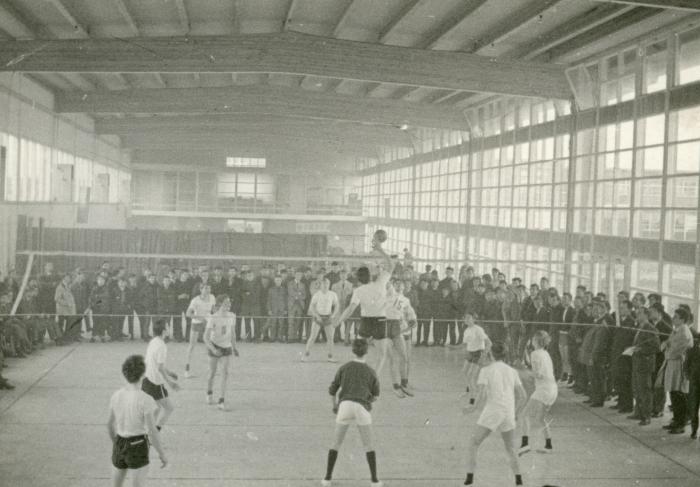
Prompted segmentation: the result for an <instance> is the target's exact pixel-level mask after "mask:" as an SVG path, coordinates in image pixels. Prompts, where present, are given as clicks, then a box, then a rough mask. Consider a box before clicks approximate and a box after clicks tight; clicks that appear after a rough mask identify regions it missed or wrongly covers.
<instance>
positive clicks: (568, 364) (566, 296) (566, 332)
mask: <svg viewBox="0 0 700 487" xmlns="http://www.w3.org/2000/svg"><path fill="white" fill-rule="evenodd" d="M572 299H573V298H572V296H571V293H569V292H565V293H562V295H561V305H562V307H563V308H564V312H563V313H562V323H565V325H564V327H563V329H562V332H561V333H560V334H559V353H560V354H561V362H562V369H563V371H564V376H563V377H562V382H566V383H568V384H569V385H573V383H574V362H575V357H576V356H575V355H572V354H571V345H569V340H570V337H571V324H572V323H573V322H574V318H575V317H576V310H575V309H574V307H573V306H571V302H572Z"/></svg>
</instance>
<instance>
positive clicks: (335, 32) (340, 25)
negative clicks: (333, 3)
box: [332, 0, 355, 37]
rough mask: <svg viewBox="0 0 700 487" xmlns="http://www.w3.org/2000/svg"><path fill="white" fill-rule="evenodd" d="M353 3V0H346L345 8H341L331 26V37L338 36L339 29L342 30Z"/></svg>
mask: <svg viewBox="0 0 700 487" xmlns="http://www.w3.org/2000/svg"><path fill="white" fill-rule="evenodd" d="M353 5H355V0H347V3H346V5H345V8H344V9H343V14H342V15H341V16H340V18H339V19H338V22H336V24H335V26H334V27H333V33H332V37H338V35H339V34H340V31H341V30H343V27H345V23H346V22H347V21H348V17H349V16H350V12H351V10H352V7H353Z"/></svg>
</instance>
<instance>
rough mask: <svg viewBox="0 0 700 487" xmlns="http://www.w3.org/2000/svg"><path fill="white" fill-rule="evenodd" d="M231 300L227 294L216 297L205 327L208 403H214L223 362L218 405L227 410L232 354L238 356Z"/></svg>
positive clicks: (234, 316) (234, 318) (234, 317)
mask: <svg viewBox="0 0 700 487" xmlns="http://www.w3.org/2000/svg"><path fill="white" fill-rule="evenodd" d="M230 310H231V300H230V299H229V297H228V296H227V295H226V294H220V295H218V296H217V297H216V304H215V305H214V309H213V313H212V314H211V316H209V317H208V318H207V327H206V328H205V329H204V344H205V345H206V347H207V352H208V353H209V380H208V382H207V404H213V403H214V401H213V395H214V377H215V376H216V369H217V368H218V366H219V362H221V365H222V370H221V396H219V402H218V405H217V407H218V408H219V409H221V410H222V411H225V410H226V406H225V405H224V397H226V387H227V385H228V373H229V362H230V357H231V354H232V353H233V354H234V355H235V356H236V357H238V350H237V349H236V334H235V333H233V327H234V326H235V324H236V314H235V313H231V312H230Z"/></svg>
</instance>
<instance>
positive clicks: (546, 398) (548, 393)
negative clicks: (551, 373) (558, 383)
mask: <svg viewBox="0 0 700 487" xmlns="http://www.w3.org/2000/svg"><path fill="white" fill-rule="evenodd" d="M557 392H558V391H557V389H556V388H554V389H551V388H539V389H535V392H533V393H532V396H530V399H536V400H537V401H539V402H541V403H542V404H544V405H545V406H547V407H549V406H551V405H552V404H554V402H555V401H556V400H557Z"/></svg>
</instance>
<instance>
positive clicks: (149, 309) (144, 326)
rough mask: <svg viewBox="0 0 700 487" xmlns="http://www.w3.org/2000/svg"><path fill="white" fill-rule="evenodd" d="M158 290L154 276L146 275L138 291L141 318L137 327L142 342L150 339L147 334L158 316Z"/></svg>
mask: <svg viewBox="0 0 700 487" xmlns="http://www.w3.org/2000/svg"><path fill="white" fill-rule="evenodd" d="M159 288H160V286H158V283H157V282H156V276H155V274H148V277H147V278H146V282H145V283H144V285H143V286H142V287H141V289H140V290H139V292H140V297H141V310H142V317H141V318H139V325H140V328H141V339H142V340H143V341H144V342H147V341H149V340H150V339H151V335H150V334H149V330H150V329H151V323H152V322H153V321H154V318H156V317H157V315H158V294H159V292H160V289H159Z"/></svg>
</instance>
